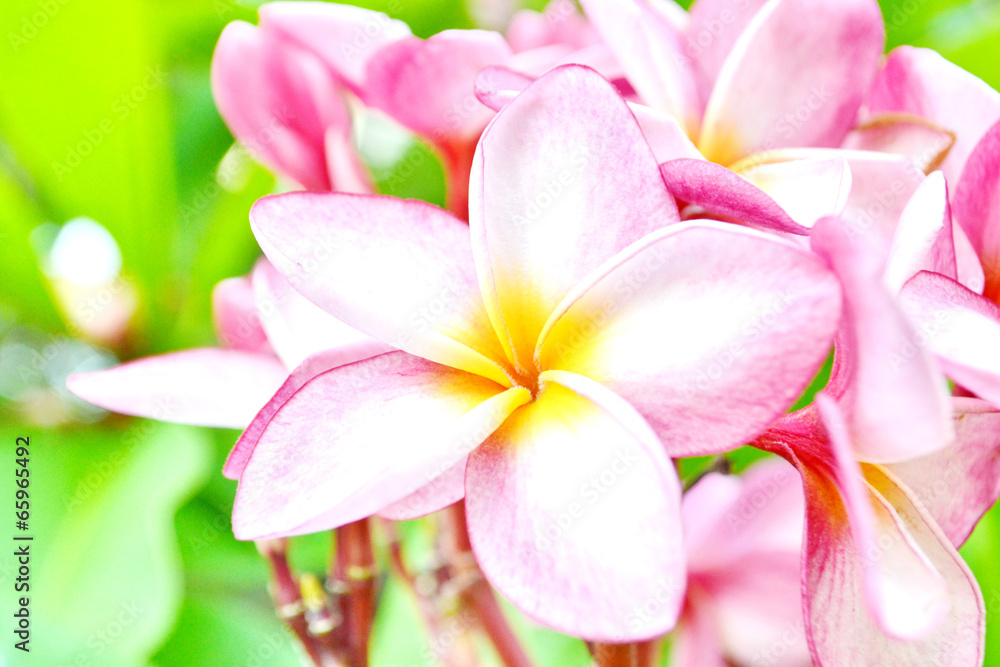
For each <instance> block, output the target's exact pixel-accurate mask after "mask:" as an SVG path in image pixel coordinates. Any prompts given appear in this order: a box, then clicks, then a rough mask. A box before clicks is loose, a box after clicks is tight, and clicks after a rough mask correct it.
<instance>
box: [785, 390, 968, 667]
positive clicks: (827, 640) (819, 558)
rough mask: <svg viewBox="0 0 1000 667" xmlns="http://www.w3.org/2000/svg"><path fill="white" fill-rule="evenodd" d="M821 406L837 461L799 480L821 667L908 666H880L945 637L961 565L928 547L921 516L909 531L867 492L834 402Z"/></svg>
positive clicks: (810, 622) (811, 623)
mask: <svg viewBox="0 0 1000 667" xmlns="http://www.w3.org/2000/svg"><path fill="white" fill-rule="evenodd" d="M816 404H817V406H818V408H819V412H820V415H821V416H822V420H823V424H824V427H825V429H826V431H827V434H828V436H829V447H830V450H831V451H830V456H831V459H830V460H829V461H828V462H825V463H821V462H809V461H808V460H804V461H803V463H801V464H800V466H801V467H800V471H801V472H802V473H803V475H804V480H805V489H806V502H807V519H806V520H807V529H806V530H807V536H808V538H807V551H806V580H805V584H806V591H805V592H806V595H807V609H806V617H807V621H806V622H807V626H808V627H809V630H810V634H811V638H812V642H813V649H814V651H815V652H816V656H818V658H819V660H817V661H818V662H820V663H821V664H822V663H823V662H826V661H830V662H831V663H832V664H854V663H857V662H862V663H865V662H867V663H869V664H907V663H906V662H905V661H899V660H896V661H892V660H889V661H885V660H875V659H873V658H874V657H875V656H877V655H878V654H879V652H880V651H886V650H893V649H895V646H902V647H908V646H911V645H913V643H916V642H917V640H925V641H926V640H928V639H930V638H931V637H933V633H934V632H935V631H937V630H940V629H941V627H942V625H943V623H944V622H945V621H946V619H947V617H948V614H949V612H950V611H951V609H950V607H951V606H952V605H951V602H952V601H951V600H950V599H949V588H948V583H949V579H951V572H950V571H949V570H954V569H955V568H956V566H958V563H960V562H961V559H960V558H958V555H957V554H955V553H954V551H953V550H951V554H954V557H952V558H948V557H947V556H946V557H945V559H943V560H942V559H941V552H942V550H945V551H947V550H949V549H950V547H948V546H947V545H946V544H934V543H933V540H931V542H930V543H928V541H927V540H926V539H924V538H925V535H924V533H925V532H927V531H929V530H933V529H931V528H930V527H929V526H926V525H920V524H922V523H924V522H925V521H926V519H925V518H924V517H923V516H922V515H919V514H918V515H917V516H916V517H912V518H915V519H917V521H919V522H920V524H907V523H904V521H903V519H902V517H901V516H900V514H899V513H898V510H897V509H896V508H895V507H894V506H893V505H892V504H890V503H889V502H888V500H887V499H886V498H885V497H884V496H882V495H881V494H880V493H879V492H878V489H876V488H875V487H872V486H870V485H869V484H867V483H866V481H865V478H864V477H863V476H862V474H861V473H862V470H861V468H859V467H858V464H857V463H855V462H854V460H853V457H852V454H851V443H850V440H849V436H848V433H847V425H846V424H845V423H844V420H843V416H842V415H841V414H840V411H839V408H838V407H837V405H836V403H834V402H833V400H832V399H830V398H829V397H827V396H826V395H825V394H820V395H819V396H817V399H816ZM869 468H870V469H871V470H875V467H874V466H870V467H869ZM873 474H874V473H873ZM892 499H893V500H897V498H896V497H893V498H892ZM902 509H903V511H906V510H908V509H909V508H902ZM906 517H907V519H910V518H911V517H910V516H909V513H907V514H906ZM928 547H929V548H930V549H929V551H930V553H929V554H928V553H927V552H925V551H924V550H925V549H927V548H928ZM931 556H933V557H934V558H933V560H932V558H931ZM949 561H950V562H949ZM956 561H957V562H956ZM939 567H941V568H943V569H944V570H945V571H946V575H947V578H946V576H942V573H941V572H940V571H939V570H938V568H939ZM872 621H874V623H873V622H872ZM897 639H898V640H906V641H905V642H898V641H896V640H897ZM894 645H895V646H894ZM890 647H893V648H892V649H890ZM896 650H898V649H896ZM904 650H905V649H904ZM873 654H874V655H873ZM890 655H891V653H890ZM835 657H836V658H837V659H835Z"/></svg>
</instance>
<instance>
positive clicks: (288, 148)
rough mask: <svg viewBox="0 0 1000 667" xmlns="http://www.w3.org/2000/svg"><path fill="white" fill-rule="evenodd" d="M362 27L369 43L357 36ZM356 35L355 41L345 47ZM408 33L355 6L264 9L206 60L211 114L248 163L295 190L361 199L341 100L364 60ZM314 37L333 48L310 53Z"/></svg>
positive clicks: (367, 182) (230, 29)
mask: <svg viewBox="0 0 1000 667" xmlns="http://www.w3.org/2000/svg"><path fill="white" fill-rule="evenodd" d="M290 24H291V25H294V26H295V27H296V29H290ZM371 25H374V26H377V30H376V31H375V32H376V34H375V36H372V35H370V34H368V33H366V32H365V28H366V27H369V26H371ZM369 32H371V31H369ZM358 33H360V34H361V35H362V36H363V37H364V42H363V43H360V44H359V45H357V46H355V45H354V43H355V42H356V41H357V34H358ZM409 34H410V29H409V28H408V27H407V26H406V24H405V23H402V22H400V21H393V20H391V19H389V17H387V16H384V15H382V14H378V13H376V12H370V11H367V10H362V9H358V8H355V7H347V6H343V5H332V4H327V3H321V2H315V3H314V2H287V3H274V4H269V5H264V6H262V7H261V9H260V25H259V26H253V25H250V24H249V23H246V22H244V21H233V22H232V23H230V24H229V25H227V26H226V28H225V30H223V32H222V35H221V36H220V38H219V43H218V45H217V46H216V49H215V54H214V56H213V58H212V92H213V95H214V96H215V101H216V104H217V106H218V108H219V112H220V113H221V114H222V117H223V118H224V119H225V121H226V124H227V125H228V126H229V128H230V130H231V131H232V133H233V135H234V136H235V137H236V139H237V140H238V141H239V142H240V143H241V144H242V145H243V146H245V147H246V148H247V149H248V150H250V151H251V152H252V153H253V154H254V156H255V157H257V159H259V160H261V161H262V162H263V163H264V164H266V165H267V166H269V167H270V168H271V169H273V170H275V171H276V172H278V173H280V174H283V175H285V176H287V177H289V178H291V179H292V180H294V181H295V182H297V183H298V184H300V185H301V186H302V187H305V188H306V189H309V190H341V191H345V192H371V191H372V187H373V186H372V183H371V177H370V176H369V174H368V172H367V169H366V167H365V166H364V164H363V163H362V161H361V158H360V156H359V155H358V153H357V150H356V148H355V146H354V141H353V138H352V132H353V126H352V113H351V108H350V107H351V99H352V97H353V94H357V92H358V90H359V86H360V85H361V83H362V76H363V71H364V63H365V62H366V59H367V58H368V57H370V56H371V55H372V54H374V53H375V52H376V51H377V49H378V48H380V47H382V46H384V45H385V44H387V43H391V42H392V41H395V40H398V39H401V38H402V37H404V36H406V35H409ZM320 35H324V36H325V37H324V38H323V39H324V40H329V39H330V38H331V37H333V38H336V40H337V41H336V42H329V43H330V44H333V43H338V44H340V47H339V48H336V49H334V48H329V47H328V48H326V49H325V50H324V51H322V52H321V53H320V54H318V53H316V52H315V51H313V50H312V49H311V48H310V47H312V46H314V40H315V38H316V37H318V36H320ZM309 38H313V39H309ZM321 56H325V57H326V59H324V57H321ZM331 60H332V63H331ZM352 93H353V94H352Z"/></svg>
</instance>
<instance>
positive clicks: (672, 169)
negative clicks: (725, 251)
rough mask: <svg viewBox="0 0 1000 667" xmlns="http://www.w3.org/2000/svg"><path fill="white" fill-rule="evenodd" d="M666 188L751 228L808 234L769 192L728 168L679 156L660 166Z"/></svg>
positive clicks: (710, 210) (687, 200) (681, 198)
mask: <svg viewBox="0 0 1000 667" xmlns="http://www.w3.org/2000/svg"><path fill="white" fill-rule="evenodd" d="M660 173H662V174H663V180H664V181H666V183H667V188H669V189H670V192H671V193H672V194H673V195H674V197H676V198H677V199H678V200H680V201H682V202H687V203H688V204H695V205H697V206H700V207H702V208H704V209H705V210H707V211H709V212H711V213H715V214H718V215H723V216H725V217H727V218H732V219H733V220H735V221H736V222H742V223H744V224H747V225H749V226H751V227H758V228H761V229H769V230H772V231H777V232H786V233H789V234H808V233H809V230H808V229H807V228H806V227H803V226H802V225H800V224H798V223H796V222H795V221H794V220H792V219H791V217H789V215H788V214H787V213H785V211H784V209H782V208H781V207H780V206H779V205H778V204H777V202H775V201H774V200H773V199H771V198H770V197H769V196H768V195H767V193H765V192H764V191H763V190H761V189H760V188H758V187H756V186H755V185H753V184H752V183H750V182H749V181H747V180H745V179H742V178H740V177H739V176H737V175H736V174H734V173H733V172H731V171H730V170H728V169H726V168H725V167H723V166H721V165H718V164H714V163H712V162H706V161H705V160H694V159H679V160H671V161H670V162H666V163H664V164H662V165H660Z"/></svg>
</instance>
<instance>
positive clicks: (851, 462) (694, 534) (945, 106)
mask: <svg viewBox="0 0 1000 667" xmlns="http://www.w3.org/2000/svg"><path fill="white" fill-rule="evenodd" d="M581 4H582V5H583V8H584V10H585V16H584V15H581V14H579V13H577V11H576V10H575V9H574V7H573V5H572V4H571V3H569V2H565V1H561V2H556V3H554V4H553V5H552V6H551V7H550V8H549V9H548V10H547V11H546V12H545V13H534V12H522V13H519V14H518V15H517V16H516V17H515V19H514V21H513V22H512V23H511V25H510V27H509V29H508V31H507V33H506V35H505V36H501V35H500V34H498V33H494V32H487V31H479V30H451V31H446V32H442V33H440V34H438V35H435V36H433V37H431V38H429V39H420V38H417V37H415V36H413V35H411V34H410V31H409V29H408V28H407V27H406V25H404V24H402V23H400V22H398V21H395V20H392V19H390V18H389V17H387V16H385V15H383V14H379V13H375V12H370V11H366V10H361V9H357V8H353V7H346V6H338V5H329V4H323V3H309V2H276V3H272V4H269V5H265V6H263V7H262V8H261V10H260V25H258V26H251V25H249V24H245V23H234V24H231V25H230V26H228V27H227V28H226V30H225V32H224V33H223V35H222V37H221V39H220V42H219V45H218V48H217V51H216V56H215V61H214V65H213V72H212V76H213V87H214V91H215V95H216V100H217V102H218V106H219V108H220V110H221V112H222V114H223V116H224V118H225V119H226V121H227V123H228V124H229V126H230V128H231V129H232V131H233V133H234V135H235V136H236V137H237V139H238V140H240V141H242V142H243V143H244V144H245V145H247V146H249V147H250V148H251V150H253V151H254V152H255V154H256V155H257V157H258V158H259V159H260V160H261V161H262V162H264V163H265V164H267V165H269V166H270V167H271V168H273V169H274V170H276V171H277V172H279V173H280V174H283V175H284V176H285V177H287V178H289V179H292V180H293V181H295V182H296V183H298V184H299V185H300V186H302V187H303V188H305V190H306V191H297V192H289V193H285V194H279V195H274V196H269V197H265V198H264V199H262V200H260V201H258V202H257V203H256V204H255V205H254V207H253V208H252V210H251V212H250V222H251V226H252V228H253V231H254V234H255V235H256V237H257V239H258V241H259V243H260V246H261V248H262V249H263V251H264V254H265V255H266V259H262V260H261V261H260V262H259V263H258V265H257V267H256V268H255V269H254V271H253V274H252V275H251V276H250V277H249V278H234V279H231V280H227V281H225V282H224V283H222V284H220V285H219V287H218V288H217V290H216V292H215V305H216V314H217V326H218V330H219V332H220V336H221V338H222V341H223V343H224V346H223V347H222V348H218V349H199V350H188V351H181V352H176V353H173V354H168V355H164V356H161V357H155V358H149V359H144V360H139V361H135V362H132V363H128V364H125V365H122V366H120V367H118V368H115V369H111V370H107V371H101V372H98V373H91V374H86V375H78V376H74V377H73V378H71V381H70V387H71V389H72V390H73V391H74V392H76V393H77V394H78V395H80V396H82V397H84V398H86V399H88V400H90V401H92V402H94V403H96V404H98V405H102V406H105V407H108V408H110V409H113V410H118V411H121V412H126V413H130V414H137V415H151V414H156V406H157V405H158V403H159V402H160V401H162V400H163V399H164V398H165V397H168V398H169V399H170V401H171V402H172V404H173V406H174V408H175V409H174V410H173V414H174V415H175V416H176V418H177V419H178V420H183V421H186V422H188V423H195V424H205V425H218V426H230V427H239V428H242V429H245V430H244V432H243V435H242V436H241V437H240V439H239V441H238V443H237V444H236V447H235V448H234V450H233V452H232V454H231V455H230V457H229V460H228V461H227V463H226V466H225V471H224V472H225V474H226V475H228V476H230V477H232V478H235V479H239V489H238V492H237V497H236V503H235V508H234V514H233V526H234V531H235V533H236V536H237V537H239V538H241V539H256V540H261V539H266V538H275V537H282V536H289V535H296V534H302V533H309V532H316V531H321V530H327V529H333V528H337V527H339V526H344V525H346V524H350V523H352V522H356V521H359V520H363V519H365V518H367V517H370V516H373V515H380V516H382V517H386V518H389V519H407V518H414V517H419V516H424V515H427V514H429V513H431V512H435V511H438V510H442V509H444V508H446V507H448V506H451V505H453V504H455V503H458V502H460V501H463V499H464V507H465V513H466V516H467V526H468V533H469V539H470V541H471V547H472V550H473V552H474V554H475V558H476V561H477V563H478V567H480V568H481V569H482V572H483V574H484V575H485V577H486V579H487V580H488V581H489V583H490V584H492V586H494V587H495V588H496V589H497V590H499V591H500V592H501V593H502V594H503V595H504V596H506V597H507V598H508V599H509V600H510V601H512V602H513V603H514V604H515V605H516V606H517V607H519V608H520V609H521V610H523V611H524V612H525V613H526V614H527V615H528V616H530V617H532V618H533V619H535V620H537V621H539V622H540V623H542V624H544V625H546V626H548V627H551V628H554V629H556V630H558V631H561V632H564V633H567V634H570V635H573V636H577V637H581V638H584V639H586V640H588V641H590V642H597V643H608V644H614V643H623V642H640V641H644V640H648V639H650V638H654V637H658V636H661V635H664V634H665V633H668V632H671V631H674V630H676V633H675V640H674V643H673V647H672V658H673V660H675V661H676V664H681V665H722V664H725V661H730V662H731V663H736V664H747V665H758V664H809V663H810V660H811V661H813V662H814V663H815V664H822V665H903V664H906V665H917V664H928V665H930V664H933V665H979V664H981V663H982V661H983V659H984V656H983V651H984V648H983V646H984V633H985V629H984V614H985V608H984V607H985V606H984V603H983V598H982V595H981V593H980V590H979V587H978V584H977V583H976V581H975V579H974V577H973V576H972V574H971V573H970V571H969V569H968V568H967V566H966V565H965V563H964V562H963V561H962V559H961V557H960V556H959V554H958V552H957V551H956V549H957V547H959V546H960V545H961V544H962V543H963V542H964V541H965V540H966V539H967V538H968V536H969V534H970V533H971V531H972V529H973V528H974V526H975V524H976V522H977V521H978V520H979V518H980V517H981V516H982V515H983V513H984V512H985V511H986V510H987V509H988V508H989V507H990V506H992V505H993V503H994V502H995V501H996V499H997V497H998V495H1000V408H998V407H997V406H1000V356H998V355H1000V309H998V305H997V303H998V300H1000V123H998V121H1000V94H998V93H997V92H996V91H994V90H992V89H991V88H990V87H989V86H987V85H986V84H984V83H983V82H981V81H979V80H978V79H976V78H975V77H973V76H972V75H970V74H968V73H966V72H964V71H962V70H961V69H959V68H958V67H956V66H954V65H952V64H950V63H948V62H947V61H945V60H944V59H943V58H941V57H940V56H939V55H937V54H936V53H934V52H932V51H928V50H924V49H916V48H909V47H902V48H899V49H897V50H895V51H893V52H892V53H890V54H889V55H888V56H884V48H885V32H884V27H883V23H882V16H881V14H880V11H879V7H878V5H877V3H876V1H875V0H768V1H766V2H765V1H764V0H698V1H697V2H696V3H695V4H694V6H693V8H692V9H691V11H690V13H687V12H684V11H683V10H681V9H680V8H679V7H677V6H676V5H674V4H673V3H671V2H660V1H656V0H583V1H582V3H581ZM363 114H382V115H385V116H387V117H389V118H391V119H393V120H394V121H396V122H397V123H399V124H400V125H401V126H403V127H405V128H407V129H408V130H410V131H412V132H413V133H414V134H415V135H416V136H418V137H420V138H421V139H423V140H425V141H427V142H428V143H429V144H430V145H431V146H433V147H434V148H435V149H436V150H437V152H438V153H439V154H440V156H441V157H442V161H443V164H444V165H445V172H446V175H447V184H448V198H447V199H448V207H447V208H448V210H447V211H445V210H442V209H439V208H437V207H434V206H431V205H429V204H425V203H422V202H416V201H408V200H402V199H397V198H391V197H384V196H379V195H376V194H372V191H373V180H372V178H371V176H370V174H369V172H368V171H367V169H366V167H365V164H364V161H363V160H362V159H361V157H360V156H359V153H358V151H357V149H356V147H355V141H354V138H353V130H352V122H354V121H355V120H356V119H357V118H358V117H359V116H360V115H363ZM831 351H832V355H833V357H832V371H831V373H830V380H829V382H828V383H826V386H825V387H824V388H823V389H821V390H820V391H819V392H818V393H817V394H816V395H815V398H814V400H811V401H809V404H808V405H807V406H806V407H804V408H802V409H799V410H797V411H795V412H790V413H789V412H788V410H789V409H790V407H791V406H792V405H793V403H794V402H795V401H796V399H797V398H799V397H800V396H802V395H803V392H804V391H805V390H806V388H807V387H808V386H809V385H810V383H811V381H813V380H814V378H815V377H816V376H817V373H818V372H819V371H820V370H821V368H823V366H824V363H825V362H826V361H827V360H828V359H829V357H830V355H831ZM262 406H263V407H262ZM748 444H749V445H752V446H754V447H756V448H759V449H761V450H764V451H766V452H770V453H772V454H776V455H777V456H774V457H770V458H769V459H767V461H765V462H764V463H760V464H758V465H756V466H754V467H752V468H751V469H750V470H749V472H748V473H747V474H745V475H742V476H734V475H726V474H720V473H718V472H713V473H710V474H708V475H706V476H704V477H702V478H701V479H700V480H698V481H697V483H694V484H693V485H688V486H690V488H689V489H687V490H685V489H683V488H682V487H683V486H684V485H683V484H682V482H681V480H680V479H679V477H678V474H677V471H676V468H675V465H674V461H673V460H676V459H680V458H684V457H694V456H705V455H725V454H726V453H727V452H730V451H732V450H735V449H737V448H739V447H742V446H745V445H748ZM672 459H673V460H672ZM800 480H801V484H800V483H799V482H800ZM803 490H804V493H803ZM803 527H804V528H803ZM622 664H626V663H622Z"/></svg>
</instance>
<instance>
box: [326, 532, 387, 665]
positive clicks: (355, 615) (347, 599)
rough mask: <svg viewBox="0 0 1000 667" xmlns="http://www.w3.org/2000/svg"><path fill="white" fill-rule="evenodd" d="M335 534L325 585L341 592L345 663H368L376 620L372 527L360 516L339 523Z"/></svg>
mask: <svg viewBox="0 0 1000 667" xmlns="http://www.w3.org/2000/svg"><path fill="white" fill-rule="evenodd" d="M334 535H335V538H334V539H335V541H336V549H337V555H336V559H335V563H334V568H333V576H331V577H329V578H328V580H327V588H328V589H329V590H330V591H332V592H335V593H340V594H341V598H340V600H341V613H342V614H343V618H344V622H345V623H346V628H345V629H346V633H347V634H346V650H347V664H349V665H350V666H351V667H367V665H368V643H369V639H370V638H371V631H372V624H373V623H374V621H375V554H374V552H373V550H372V539H371V528H370V525H369V522H368V519H362V520H360V521H355V522H354V523H349V524H347V525H345V526H341V527H340V528H338V529H337V530H336V531H335V533H334Z"/></svg>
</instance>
